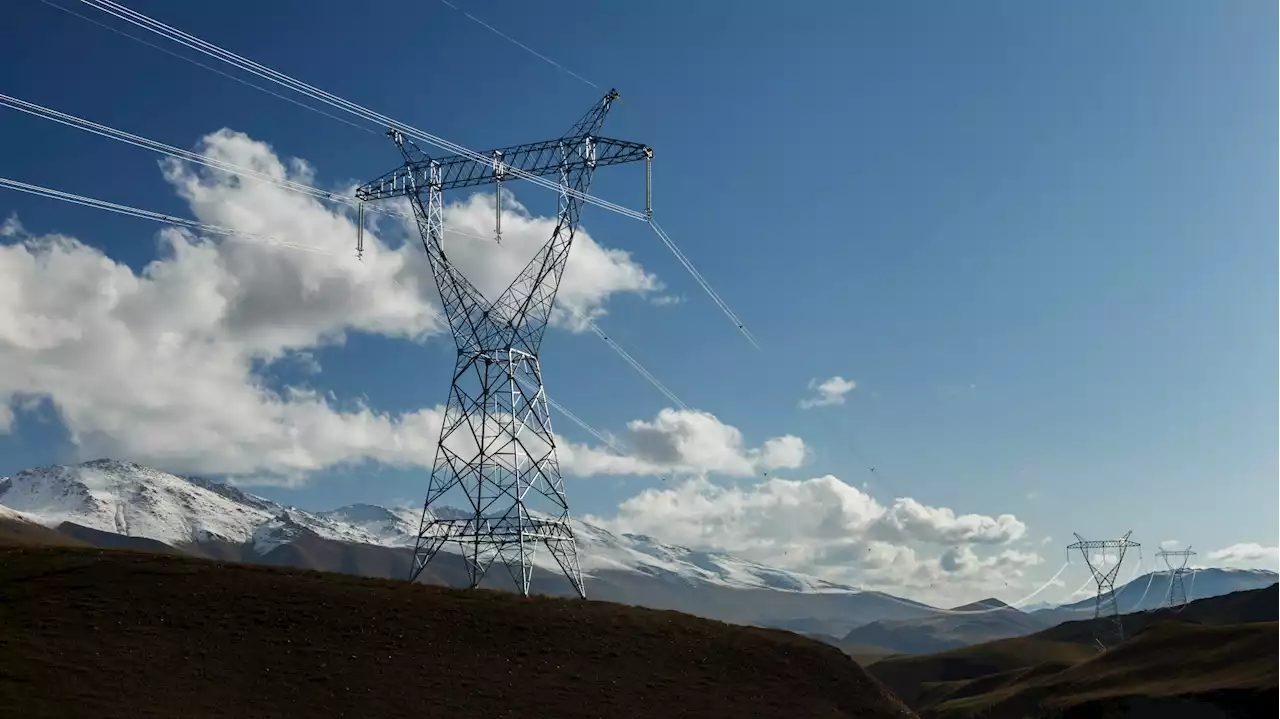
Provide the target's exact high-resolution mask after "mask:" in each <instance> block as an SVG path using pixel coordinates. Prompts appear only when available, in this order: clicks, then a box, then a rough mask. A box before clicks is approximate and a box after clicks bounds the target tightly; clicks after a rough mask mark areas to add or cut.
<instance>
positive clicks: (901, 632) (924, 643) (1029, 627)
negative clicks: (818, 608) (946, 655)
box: [842, 598, 1050, 654]
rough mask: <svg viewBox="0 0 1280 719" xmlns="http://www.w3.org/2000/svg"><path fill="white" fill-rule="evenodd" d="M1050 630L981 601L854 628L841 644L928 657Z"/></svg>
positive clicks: (998, 604) (993, 601)
mask: <svg viewBox="0 0 1280 719" xmlns="http://www.w3.org/2000/svg"><path fill="white" fill-rule="evenodd" d="M1048 626H1050V625H1049V624H1047V623H1046V622H1045V620H1044V619H1038V618H1036V617H1035V616H1034V615H1031V614H1027V613H1025V612H1021V611H1019V610H1017V609H1014V608H1013V607H1010V606H1009V605H1007V604H1005V603H1004V602H1002V601H1000V600H999V599H994V598H992V599H983V600H981V601H978V602H974V603H972V604H966V605H964V606H960V607H955V608H953V609H938V610H935V611H934V612H933V613H932V614H929V615H926V616H922V617H914V618H910V619H889V620H880V621H876V622H870V623H868V624H864V625H862V626H860V627H855V628H854V629H852V630H851V631H850V632H849V633H848V634H846V635H845V636H844V639H843V640H842V642H843V643H844V644H849V645H860V646H875V647H882V648H884V649H886V650H889V651H891V652H894V653H903V654H928V653H932V652H940V651H944V650H947V649H952V648H955V647H963V646H967V645H970V644H977V643H978V642H986V641H991V640H993V639H1002V638H1005V637H1017V636H1021V635H1024V634H1030V633H1031V632H1035V631H1039V630H1041V629H1044V628H1045V627H1048Z"/></svg>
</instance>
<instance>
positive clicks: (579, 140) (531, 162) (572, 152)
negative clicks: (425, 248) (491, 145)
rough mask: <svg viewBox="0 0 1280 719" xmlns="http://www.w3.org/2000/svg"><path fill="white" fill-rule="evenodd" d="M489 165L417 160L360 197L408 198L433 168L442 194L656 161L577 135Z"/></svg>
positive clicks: (533, 145)
mask: <svg viewBox="0 0 1280 719" xmlns="http://www.w3.org/2000/svg"><path fill="white" fill-rule="evenodd" d="M477 154H480V155H483V156H484V157H486V158H489V159H488V160H487V161H486V162H481V161H480V160H478V159H476V158H474V157H469V156H465V155H449V156H447V157H442V158H440V159H435V160H433V159H431V158H423V159H415V160H414V161H412V162H406V163H405V164H403V165H401V166H400V167H397V168H396V169H394V170H392V171H390V172H388V173H386V174H385V175H383V176H382V177H379V178H377V179H375V180H372V181H370V182H367V183H365V184H364V185H361V186H360V188H359V189H357V190H356V197H357V198H359V199H361V200H364V201H366V202H367V201H372V200H386V199H390V198H394V197H404V196H407V195H411V194H413V193H414V192H416V191H420V190H424V189H426V188H427V186H428V182H429V177H430V172H431V166H432V164H435V165H436V167H437V168H438V171H439V173H440V175H439V176H440V188H439V189H440V190H452V189H458V188H464V187H477V186H480V185H488V184H492V183H496V182H509V181H511V180H519V179H524V178H528V177H529V176H530V175H532V176H536V177H544V176H559V175H560V173H561V172H562V171H565V170H568V171H573V170H574V169H577V168H582V167H587V166H590V167H592V168H595V167H601V166H604V165H621V164H623V163H627V162H639V161H642V160H645V159H646V158H649V157H652V155H653V150H652V149H651V148H650V147H649V146H648V145H644V144H642V143H639V142H630V141H627V140H615V139H613V138H610V137H595V136H591V135H578V136H571V137H562V138H556V139H554V140H544V141H542V142H530V143H525V144H523V145H511V146H509V147H502V148H498V149H496V150H490V151H488V152H484V153H477Z"/></svg>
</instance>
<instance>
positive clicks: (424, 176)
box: [356, 90, 653, 598]
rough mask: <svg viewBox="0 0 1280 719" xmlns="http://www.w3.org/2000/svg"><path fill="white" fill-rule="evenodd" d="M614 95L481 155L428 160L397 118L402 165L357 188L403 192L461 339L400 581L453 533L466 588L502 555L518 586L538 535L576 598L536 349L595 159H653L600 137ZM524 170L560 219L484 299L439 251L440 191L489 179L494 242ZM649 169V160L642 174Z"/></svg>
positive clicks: (570, 540) (572, 552)
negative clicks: (445, 512)
mask: <svg viewBox="0 0 1280 719" xmlns="http://www.w3.org/2000/svg"><path fill="white" fill-rule="evenodd" d="M617 98H618V93H617V92H616V91H614V90H610V91H609V92H608V94H606V95H605V96H604V98H603V99H602V100H601V101H599V102H598V103H596V104H595V105H594V106H593V107H592V108H591V110H590V111H588V112H587V113H586V115H584V116H583V117H582V119H580V120H579V121H578V122H577V123H576V124H574V125H573V127H572V128H571V129H570V130H569V131H568V132H567V133H565V134H564V135H562V136H560V137H558V138H556V139H554V140H547V141H543V142H536V143H530V144H524V145H515V146H511V147H505V148H501V149H497V150H492V151H490V152H487V153H475V154H469V155H450V156H447V157H442V158H432V157H430V156H428V155H427V154H426V153H425V152H423V151H422V150H421V149H419V148H418V147H417V146H416V145H415V144H413V142H412V141H410V140H407V139H406V138H405V137H404V134H403V133H402V132H401V131H399V130H396V129H394V128H393V129H392V130H391V131H390V132H388V133H387V134H388V136H390V137H391V139H392V140H393V141H394V142H395V143H396V146H397V147H398V148H399V149H400V153H401V155H402V156H403V157H404V164H403V165H402V166H400V167H398V168H396V169H395V170H392V171H391V172H389V173H387V174H386V175H383V176H382V177H380V178H378V179H376V180H373V181H372V182H369V183H367V184H365V185H364V186H362V187H361V188H360V189H359V190H357V192H356V196H357V197H358V198H359V199H360V200H362V201H376V200H385V199H390V198H396V197H405V198H408V199H409V201H410V204H411V205H412V206H413V212H414V216H415V219H416V220H417V224H418V232H419V234H420V235H421V236H422V244H423V247H424V248H425V249H426V253H427V259H428V262H429V264H430V267H431V272H432V275H433V277H434V278H435V282H436V286H437V288H438V289H439V291H440V299H441V302H442V304H443V306H444V311H445V316H446V318H447V319H448V322H449V327H450V329H451V330H452V332H453V338H454V341H455V343H456V344H457V348H458V359H457V365H456V367H455V368H454V372H453V384H452V387H451V388H450V390H449V401H448V404H447V406H446V409H445V418H444V424H443V427H442V428H441V431H440V441H439V445H438V447H437V450H436V460H435V463H434V465H433V468H432V472H431V478H430V480H429V483H428V486H427V495H426V500H425V501H424V502H423V509H422V520H421V523H420V525H419V529H418V537H417V541H416V543H415V547H414V557H413V566H412V569H411V570H410V577H409V579H410V581H414V580H416V579H417V578H418V575H420V574H421V573H422V570H423V569H424V568H425V567H426V566H427V564H428V563H429V562H430V561H431V559H432V558H433V557H434V556H435V555H436V553H437V552H438V551H439V550H440V548H441V547H442V546H443V545H444V543H445V542H450V541H454V542H458V544H459V546H460V547H461V549H462V554H463V556H464V557H465V558H466V564H467V572H468V579H469V581H470V586H471V587H473V588H474V587H476V586H477V585H479V584H480V581H481V580H482V579H483V578H484V575H485V572H487V571H488V569H489V567H490V566H491V565H492V563H493V561H494V560H495V559H499V558H500V559H501V560H502V562H503V564H505V565H506V567H507V569H508V571H509V572H510V573H511V577H512V579H514V580H515V582H516V585H517V587H518V588H519V591H520V593H521V594H523V595H526V596H527V595H528V594H529V584H530V578H531V575H532V570H533V557H534V551H535V550H536V549H537V546H538V545H542V546H545V547H546V549H547V551H549V552H550V553H551V555H552V556H553V557H554V558H555V560H556V562H557V563H558V564H559V566H560V568H561V569H562V570H563V571H564V574H565V576H566V577H567V578H568V579H569V582H570V583H571V584H572V585H573V588H574V589H575V590H576V591H577V593H578V596H580V597H583V598H585V597H586V591H585V587H584V586H583V582H582V572H581V570H580V569H579V566H578V552H577V546H576V544H575V542H574V536H573V527H572V525H571V524H570V520H569V503H568V499H567V498H566V496H565V490H564V479H563V477H562V476H561V474H560V466H559V464H558V462H557V459H556V448H555V436H554V435H553V434H552V431H551V418H550V414H549V410H548V406H547V395H546V391H545V389H544V388H543V383H542V372H541V368H540V366H539V364H538V350H539V347H540V346H541V344H542V338H543V334H544V333H545V332H546V328H547V323H548V321H549V320H550V317H551V308H552V304H553V302H554V301H555V297H556V291H557V290H558V289H559V286H560V279H561V277H562V275H563V273H564V268H565V263H566V262H567V261H568V259H569V248H570V246H571V245H572V244H573V238H574V233H575V232H576V230H577V227H578V220H579V217H580V215H581V212H582V204H583V201H584V199H583V198H584V196H585V195H586V194H587V190H588V188H589V187H590V185H591V179H592V176H593V175H594V173H595V170H596V169H597V168H598V167H600V166H602V165H616V164H621V163H626V162H636V161H640V160H644V161H645V162H646V163H649V162H650V161H651V159H652V157H653V151H652V150H651V149H650V148H649V147H648V146H646V145H642V144H639V143H634V142H626V141H622V140H612V139H609V138H606V137H601V136H600V134H599V133H600V130H601V128H602V127H603V125H604V121H605V117H606V116H607V115H608V114H609V109H610V107H611V106H612V104H613V102H614V100H616V99H617ZM480 160H483V162H481V161H480ZM530 176H537V177H547V176H550V177H554V178H556V180H557V186H558V188H559V194H560V197H559V203H558V207H557V217H556V220H557V222H556V226H555V229H554V230H553V231H552V233H551V238H550V239H549V240H547V242H546V244H544V245H543V246H542V248H541V249H540V250H539V251H538V252H537V253H536V254H535V255H534V257H533V259H531V260H530V261H529V263H528V264H527V265H526V266H525V268H524V269H523V270H522V271H521V272H520V274H519V275H517V277H516V278H515V280H514V281H512V283H511V285H510V286H509V287H507V289H506V290H505V291H504V292H503V293H502V294H501V295H500V296H499V297H498V298H497V299H496V300H494V301H492V302H490V301H488V300H487V299H486V298H485V297H484V296H483V294H482V293H481V292H480V291H479V290H477V289H476V288H475V286H473V285H472V284H471V282H470V281H468V280H467V278H466V277H465V276H463V274H462V272H461V271H459V270H458V269H457V268H456V267H455V266H454V265H452V264H451V263H450V262H449V259H448V256H447V254H446V252H445V248H444V244H443V241H442V239H443V238H442V235H443V231H444V192H445V191H446V190H450V189H459V188H466V187H477V186H481V185H487V184H495V185H497V186H498V191H497V200H496V209H497V213H496V217H495V229H496V233H495V234H496V238H497V239H498V240H499V241H501V227H502V225H501V218H502V188H501V183H502V182H504V181H506V180H515V179H521V178H527V177H530ZM648 177H649V173H648V172H646V183H647V181H648V180H647V178H648ZM647 191H648V186H647V184H646V193H647ZM647 210H648V197H646V211H647ZM455 488H461V489H462V490H463V491H464V492H465V494H466V495H467V500H468V503H469V505H470V506H469V507H467V508H466V511H465V512H464V515H465V516H457V515H452V516H449V517H440V516H437V515H436V513H434V512H433V511H432V507H433V504H434V503H435V502H436V501H437V500H439V499H441V498H442V497H443V496H444V494H445V493H446V492H448V491H450V490H452V489H455Z"/></svg>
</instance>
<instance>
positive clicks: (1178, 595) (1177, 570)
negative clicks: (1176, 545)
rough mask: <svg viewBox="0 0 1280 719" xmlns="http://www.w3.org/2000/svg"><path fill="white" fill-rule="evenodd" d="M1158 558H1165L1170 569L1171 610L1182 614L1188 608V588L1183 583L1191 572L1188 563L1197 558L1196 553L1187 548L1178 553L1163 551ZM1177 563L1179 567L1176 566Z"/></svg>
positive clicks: (1157, 553) (1158, 554) (1158, 553)
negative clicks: (1184, 608) (1183, 609)
mask: <svg viewBox="0 0 1280 719" xmlns="http://www.w3.org/2000/svg"><path fill="white" fill-rule="evenodd" d="M1156 556H1157V557H1163V558H1164V563H1165V565H1166V566H1168V567H1169V596H1168V601H1169V608H1170V609H1172V610H1173V611H1175V612H1180V611H1182V608H1183V607H1185V606H1187V586H1186V584H1185V583H1184V582H1183V578H1184V577H1185V576H1186V575H1187V574H1189V573H1190V572H1191V570H1190V569H1187V561H1188V560H1190V559H1191V558H1192V557H1194V556H1196V553H1195V552H1193V551H1191V547H1187V548H1186V549H1180V550H1177V551H1172V550H1167V549H1162V550H1160V551H1159V552H1156ZM1179 559H1180V560H1181V561H1178V560H1179ZM1175 562H1176V563H1177V566H1174V564H1175Z"/></svg>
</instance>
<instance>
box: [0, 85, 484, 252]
mask: <svg viewBox="0 0 1280 719" xmlns="http://www.w3.org/2000/svg"><path fill="white" fill-rule="evenodd" d="M0 106H4V107H8V108H10V109H13V110H17V111H19V112H24V113H26V114H28V115H33V116H35V117H39V118H41V119H44V120H50V121H52V122H56V123H59V124H61V125H66V126H67V127H73V128H75V129H77V130H84V131H85V132H91V133H93V134H95V135H98V136H101V137H106V138H108V139H111V140H116V141H118V142H123V143H125V144H127V145H132V146H134V147H140V148H142V149H144V150H150V151H152V152H158V153H160V154H162V155H168V156H169V157H172V158H175V159H178V160H186V161H188V162H194V163H196V164H200V165H204V166H205V167H210V168H213V169H215V170H221V171H223V172H228V173H231V174H234V175H239V176H240V177H244V178H246V179H251V180H257V181H259V182H264V183H268V184H271V185H275V186H276V187H279V188H281V189H284V190H289V191H291V192H298V193H301V194H304V195H308V196H310V197H313V198H315V199H317V200H323V201H329V202H340V203H343V204H346V205H350V206H353V207H355V206H359V205H361V204H362V203H361V202H360V201H359V200H357V199H356V198H355V197H354V196H351V195H342V194H339V193H336V192H329V191H327V190H321V189H319V188H317V187H312V186H310V185H306V184H303V183H301V182H295V181H293V180H288V179H284V178H279V177H275V176H273V175H269V174H267V173H265V172H259V171H257V170H253V169H250V168H247V167H242V166H240V165H235V164H232V163H230V162H226V161H223V160H219V159H217V158H213V157H209V156H208V155H201V154H199V153H196V152H191V151H190V150H183V149H182V148H179V147H174V146H172V145H166V144H164V143H162V142H157V141H155V140H152V139H149V138H146V137H142V136H141V135H134V134H132V133H129V132H125V131H123V130H118V129H116V128H114V127H110V126H108V125H103V124H100V123H97V122H92V121H90V120H86V119H84V118H81V117H76V116H75V115H69V114H67V113H65V112H59V111H58V110H54V109H52V108H48V107H45V106H43V105H37V104H36V103H34V102H28V101H26V100H22V99H19V98H16V97H12V96H10V95H5V94H3V93H0ZM365 209H367V210H369V211H371V212H378V213H381V214H384V215H388V216H390V217H397V218H400V219H404V220H412V219H413V215H411V214H409V213H405V212H398V211H396V210H391V209H387V208H385V207H381V206H378V205H369V206H366V208H365ZM445 232H450V233H453V234H455V235H460V236H462V237H470V238H472V239H477V240H484V241H486V242H493V238H492V237H485V236H482V235H477V234H473V233H470V232H464V231H462V230H457V229H454V228H452V227H446V228H445Z"/></svg>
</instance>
